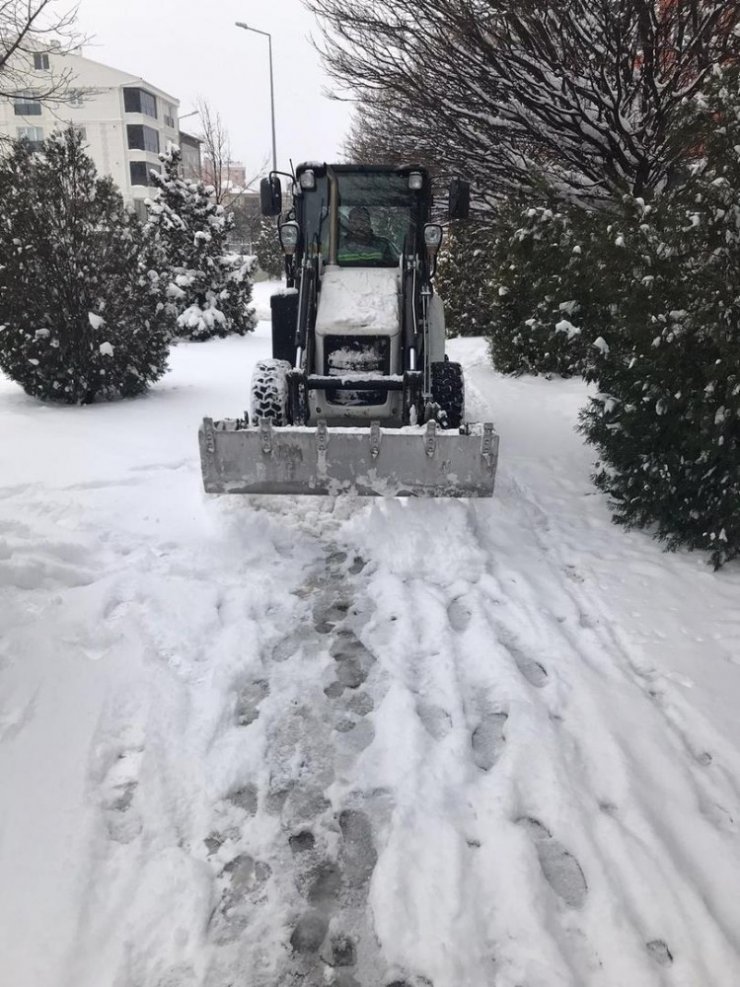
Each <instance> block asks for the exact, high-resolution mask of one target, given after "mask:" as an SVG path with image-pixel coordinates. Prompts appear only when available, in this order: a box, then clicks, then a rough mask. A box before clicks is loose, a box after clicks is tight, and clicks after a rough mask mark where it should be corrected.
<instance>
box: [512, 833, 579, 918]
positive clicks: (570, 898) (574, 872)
mask: <svg viewBox="0 0 740 987" xmlns="http://www.w3.org/2000/svg"><path fill="white" fill-rule="evenodd" d="M517 822H518V823H519V824H520V825H521V826H523V827H524V828H525V829H526V830H527V832H528V833H529V835H530V836H531V837H532V840H533V842H534V845H535V849H536V851H537V859H538V860H539V864H540V868H541V870H542V873H543V875H544V877H545V880H546V881H547V883H548V884H549V885H550V887H551V888H552V889H553V891H554V892H555V894H556V895H557V896H558V897H559V898H561V899H562V900H563V901H564V902H565V904H566V905H568V906H569V907H570V908H581V907H582V906H583V904H584V903H585V901H586V895H587V893H588V885H587V884H586V878H585V877H584V874H583V870H582V869H581V865H580V864H579V863H578V861H577V860H576V858H575V857H574V856H573V854H572V853H569V852H568V851H567V850H566V849H565V847H564V846H563V845H562V843H559V842H558V840H556V839H553V836H552V833H551V832H550V831H549V829H547V828H546V827H545V826H543V825H542V823H541V822H539V821H538V820H537V819H532V818H529V817H524V818H522V819H518V820H517Z"/></svg>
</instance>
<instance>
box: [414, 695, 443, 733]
mask: <svg viewBox="0 0 740 987" xmlns="http://www.w3.org/2000/svg"><path fill="white" fill-rule="evenodd" d="M416 712H417V715H418V717H419V719H420V720H421V722H422V725H423V727H424V729H425V730H426V732H427V733H428V734H429V736H430V737H433V738H434V740H442V739H443V738H444V737H446V736H447V734H448V733H449V732H450V730H451V729H452V717H451V716H450V714H449V713H448V712H447V710H446V709H443V708H442V707H441V706H437V705H436V704H435V703H425V702H418V703H417V704H416Z"/></svg>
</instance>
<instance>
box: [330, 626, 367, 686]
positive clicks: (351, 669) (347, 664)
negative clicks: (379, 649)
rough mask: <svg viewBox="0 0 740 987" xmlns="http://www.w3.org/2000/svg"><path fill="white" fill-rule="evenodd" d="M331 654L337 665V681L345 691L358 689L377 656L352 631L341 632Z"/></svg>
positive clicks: (333, 644)
mask: <svg viewBox="0 0 740 987" xmlns="http://www.w3.org/2000/svg"><path fill="white" fill-rule="evenodd" d="M329 654H330V655H331V656H332V658H333V659H334V661H335V662H336V664H337V669H336V672H337V681H338V682H339V684H340V685H341V686H343V687H344V688H345V689H358V688H359V687H360V686H361V685H362V683H363V682H364V681H365V679H366V678H367V677H368V674H369V673H370V669H371V667H372V666H373V665H374V664H375V655H374V654H373V653H372V652H371V651H369V650H368V649H367V648H366V647H365V645H364V644H363V643H362V641H360V639H359V638H358V637H357V635H356V634H354V633H353V632H352V631H339V632H338V633H337V635H336V637H335V638H334V640H333V641H332V643H331V647H330V648H329Z"/></svg>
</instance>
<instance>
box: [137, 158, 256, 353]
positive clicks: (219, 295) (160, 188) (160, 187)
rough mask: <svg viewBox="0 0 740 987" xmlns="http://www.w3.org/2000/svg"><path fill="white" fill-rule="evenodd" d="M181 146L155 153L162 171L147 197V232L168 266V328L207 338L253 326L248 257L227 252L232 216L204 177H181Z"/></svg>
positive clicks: (163, 262) (155, 178)
mask: <svg viewBox="0 0 740 987" xmlns="http://www.w3.org/2000/svg"><path fill="white" fill-rule="evenodd" d="M181 157H182V155H181V152H180V149H179V148H178V147H176V146H174V145H170V147H169V148H168V150H167V151H166V152H165V153H163V154H160V160H161V161H162V172H161V174H160V173H158V172H156V171H153V172H152V180H153V182H154V184H155V186H156V188H157V192H156V194H155V196H154V199H153V201H152V202H151V203H150V209H149V221H148V224H147V236H148V238H149V240H150V242H151V243H152V244H153V246H155V247H156V249H158V250H159V252H160V257H161V260H160V263H161V265H162V267H163V268H164V269H166V270H167V272H168V273H167V279H168V285H167V296H168V303H169V304H168V311H169V314H170V316H171V319H172V324H173V332H174V333H175V335H177V336H181V337H184V338H186V339H198V340H202V339H210V338H211V337H213V336H227V335H229V334H231V333H238V334H239V335H243V334H244V333H246V332H249V331H250V330H251V329H254V326H255V317H254V310H253V308H252V306H251V304H250V302H251V299H252V280H251V277H250V272H251V261H250V260H246V259H244V258H242V257H240V256H239V255H238V254H235V253H231V252H230V251H229V249H228V246H227V239H228V237H229V234H230V232H231V230H232V227H233V222H234V221H233V217H232V215H231V214H230V213H227V212H225V210H224V208H223V206H221V205H218V204H217V203H216V202H215V200H214V197H213V195H212V194H211V191H210V190H209V188H208V186H206V185H204V184H203V182H198V181H192V180H190V179H185V178H182V177H180V163H181Z"/></svg>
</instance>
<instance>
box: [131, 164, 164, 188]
mask: <svg viewBox="0 0 740 987" xmlns="http://www.w3.org/2000/svg"><path fill="white" fill-rule="evenodd" d="M129 169H130V171H131V184H132V185H147V186H151V185H153V184H154V182H153V181H152V172H153V171H160V169H159V168H156V167H153V166H152V165H150V164H149V162H148V161H130V162H129Z"/></svg>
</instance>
